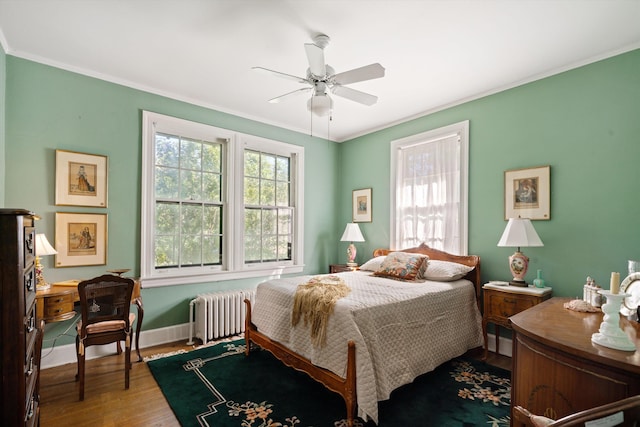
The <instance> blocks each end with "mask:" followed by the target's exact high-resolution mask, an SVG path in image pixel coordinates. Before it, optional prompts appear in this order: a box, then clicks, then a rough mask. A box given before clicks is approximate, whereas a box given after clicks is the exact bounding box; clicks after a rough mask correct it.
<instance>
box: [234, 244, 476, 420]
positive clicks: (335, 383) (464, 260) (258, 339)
mask: <svg viewBox="0 0 640 427" xmlns="http://www.w3.org/2000/svg"><path fill="white" fill-rule="evenodd" d="M390 252H393V251H392V250H389V249H376V250H375V251H373V256H374V257H377V256H382V255H387V254H388V253H390ZM402 252H411V253H421V254H425V255H428V256H429V259H433V260H441V261H451V262H457V263H459V264H464V265H468V266H470V267H474V269H473V270H471V271H470V272H469V273H468V274H467V275H466V276H465V279H467V280H470V281H471V282H473V284H474V286H475V289H476V302H477V303H478V308H480V295H481V290H482V285H481V282H480V257H479V256H476V255H453V254H450V253H447V252H443V251H440V250H437V249H432V248H430V247H428V246H426V245H425V244H421V245H420V246H418V247H415V248H409V249H402ZM244 302H245V304H246V306H247V314H246V318H245V332H244V337H245V342H246V346H247V348H246V350H245V355H247V356H248V355H249V354H250V352H251V343H254V344H256V345H258V346H260V347H262V348H263V349H265V350H268V351H270V352H271V353H272V354H273V355H274V356H275V357H276V358H278V359H279V360H280V361H281V362H282V363H284V364H285V365H287V366H289V367H292V368H294V369H297V370H299V371H302V372H305V373H306V374H307V375H309V376H310V377H311V378H313V379H314V380H316V381H318V382H319V383H321V384H322V385H324V386H325V387H326V388H328V389H329V390H332V391H334V392H336V393H338V394H339V395H341V396H342V397H343V399H344V401H345V404H346V406H347V425H348V426H349V427H353V425H354V420H355V418H356V404H357V398H356V345H355V343H354V342H353V341H349V342H348V344H347V374H346V376H345V378H342V377H340V376H339V375H336V374H335V373H333V372H331V371H329V370H328V369H324V368H320V367H318V366H316V365H314V364H313V363H311V361H310V360H309V359H307V358H304V357H302V356H300V355H298V354H297V353H295V352H294V351H293V350H290V349H289V348H287V347H285V346H284V345H282V344H280V343H279V342H277V341H274V340H272V339H270V338H269V337H267V336H266V335H263V334H262V333H260V332H259V331H258V329H257V328H256V326H255V325H254V324H253V323H252V322H251V301H249V300H244Z"/></svg>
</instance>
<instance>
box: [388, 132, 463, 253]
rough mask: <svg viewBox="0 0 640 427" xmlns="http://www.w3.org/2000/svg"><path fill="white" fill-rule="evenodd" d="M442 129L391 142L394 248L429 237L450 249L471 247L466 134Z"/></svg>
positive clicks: (429, 240) (430, 241) (428, 241)
mask: <svg viewBox="0 0 640 427" xmlns="http://www.w3.org/2000/svg"><path fill="white" fill-rule="evenodd" d="M464 123H467V122H464ZM441 130H442V132H437V131H436V132H435V133H434V131H432V132H429V133H426V134H422V135H418V136H416V137H414V138H410V139H407V140H404V141H399V142H396V144H395V147H392V149H393V148H395V162H396V167H395V183H394V185H392V188H395V203H394V204H395V207H394V209H393V210H394V211H395V212H393V211H392V215H391V216H392V230H393V229H394V228H395V233H392V234H393V236H392V238H393V239H394V241H392V247H394V248H408V247H413V246H417V245H419V244H420V243H422V242H424V243H426V244H427V245H429V246H430V247H432V248H436V249H440V250H444V251H447V252H450V253H455V254H466V252H467V241H466V240H467V231H466V228H467V212H466V209H467V203H466V199H467V194H466V187H467V185H466V179H467V178H466V177H467V171H466V168H467V164H468V163H467V161H466V158H467V149H466V148H467V145H466V134H465V133H464V132H462V131H460V130H456V129H454V130H455V131H454V132H453V133H452V132H451V130H452V129H450V128H443V129H441ZM393 200H394V199H392V201H393Z"/></svg>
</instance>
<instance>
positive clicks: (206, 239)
mask: <svg viewBox="0 0 640 427" xmlns="http://www.w3.org/2000/svg"><path fill="white" fill-rule="evenodd" d="M303 155H304V149H303V148H302V147H299V146H295V145H291V144H286V143H282V142H278V141H272V140H267V139H264V138H258V137H253V136H250V135H244V134H241V133H238V132H232V131H229V130H225V129H219V128H216V127H213V126H209V125H204V124H201V123H194V122H190V121H187V120H182V119H177V118H174V117H168V116H164V115H160V114H156V113H150V112H146V111H145V112H143V165H142V170H143V177H142V227H141V228H142V240H141V241H142V244H141V275H142V280H143V281H144V282H145V285H146V286H160V285H171V284H183V283H197V282H206V281H217V280H226V279H233V278H241V277H256V276H261V275H264V276H272V275H274V274H281V273H290V272H291V273H293V272H300V271H302V264H303V261H302V260H303V252H302V249H303V244H302V238H303V236H302V217H303V216H302V212H303V206H302V196H303V195H302V190H301V189H302V184H303Z"/></svg>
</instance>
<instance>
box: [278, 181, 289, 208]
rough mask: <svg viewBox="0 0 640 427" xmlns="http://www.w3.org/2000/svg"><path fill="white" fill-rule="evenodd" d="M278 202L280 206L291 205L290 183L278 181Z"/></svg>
mask: <svg viewBox="0 0 640 427" xmlns="http://www.w3.org/2000/svg"><path fill="white" fill-rule="evenodd" d="M276 204H277V205H278V206H289V183H288V182H277V183H276Z"/></svg>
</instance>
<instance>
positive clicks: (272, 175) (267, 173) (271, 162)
mask: <svg viewBox="0 0 640 427" xmlns="http://www.w3.org/2000/svg"><path fill="white" fill-rule="evenodd" d="M260 160H261V163H260V177H262V178H264V179H276V156H274V155H271V154H265V153H262V156H261V159H260Z"/></svg>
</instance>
